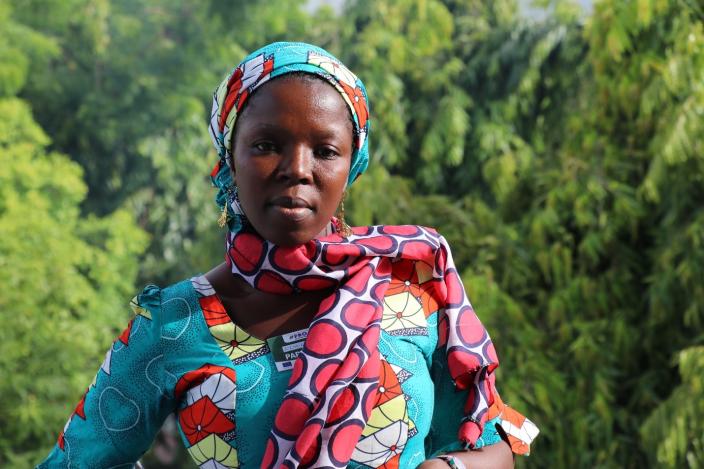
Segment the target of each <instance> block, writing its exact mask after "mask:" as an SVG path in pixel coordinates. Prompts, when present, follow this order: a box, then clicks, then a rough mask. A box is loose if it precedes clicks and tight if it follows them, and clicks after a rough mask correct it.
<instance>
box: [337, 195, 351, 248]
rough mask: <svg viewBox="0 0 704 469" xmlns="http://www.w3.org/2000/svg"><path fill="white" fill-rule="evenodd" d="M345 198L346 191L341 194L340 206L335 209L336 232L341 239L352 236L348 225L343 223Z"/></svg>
mask: <svg viewBox="0 0 704 469" xmlns="http://www.w3.org/2000/svg"><path fill="white" fill-rule="evenodd" d="M345 197H347V191H345V192H343V193H342V199H341V200H340V206H339V207H338V209H337V231H338V232H339V233H340V234H341V235H342V237H343V238H347V237H349V236H352V228H350V225H348V224H347V222H346V221H345Z"/></svg>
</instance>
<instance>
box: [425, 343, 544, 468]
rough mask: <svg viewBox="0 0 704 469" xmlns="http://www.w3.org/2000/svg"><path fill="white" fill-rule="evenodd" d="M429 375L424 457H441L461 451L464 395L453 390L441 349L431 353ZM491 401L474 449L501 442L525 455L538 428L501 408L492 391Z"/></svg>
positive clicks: (510, 409) (521, 417) (497, 396)
mask: <svg viewBox="0 0 704 469" xmlns="http://www.w3.org/2000/svg"><path fill="white" fill-rule="evenodd" d="M430 373H431V378H432V380H433V384H434V388H435V406H434V410H433V418H432V421H431V427H430V432H429V434H428V439H427V441H426V454H427V455H428V457H433V456H435V455H438V454H441V453H447V452H451V451H463V450H464V448H463V447H462V445H461V444H460V442H459V440H458V438H457V434H458V430H459V426H460V417H459V416H461V415H462V414H463V408H464V406H465V402H466V400H467V394H466V392H465V391H460V390H457V389H456V388H455V385H454V383H453V380H452V377H451V375H450V372H449V369H448V365H447V357H446V354H445V350H444V349H443V348H438V349H437V350H435V352H434V353H433V357H432V365H431V368H430ZM493 399H494V401H493V404H492V405H491V406H490V407H489V411H488V417H487V421H486V424H485V425H484V430H483V432H482V434H481V436H480V437H479V439H478V440H477V443H476V445H475V448H477V449H479V448H482V447H484V446H489V445H493V444H496V443H498V442H499V441H501V440H504V441H506V442H507V443H508V444H509V446H510V447H511V451H513V452H514V453H515V454H522V455H528V454H529V453H530V443H531V441H533V439H534V438H535V437H536V436H537V435H538V431H539V430H538V427H536V426H535V424H533V422H531V421H530V420H528V419H527V418H525V417H524V416H523V415H521V414H520V413H519V412H517V411H516V410H514V409H513V408H511V407H509V406H508V405H506V404H504V403H503V401H502V400H501V396H500V395H499V393H498V392H497V391H496V390H494V394H493Z"/></svg>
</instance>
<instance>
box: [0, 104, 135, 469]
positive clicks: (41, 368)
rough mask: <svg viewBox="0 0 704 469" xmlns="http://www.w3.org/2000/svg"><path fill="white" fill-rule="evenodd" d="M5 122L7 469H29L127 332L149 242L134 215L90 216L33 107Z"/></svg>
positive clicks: (0, 172)
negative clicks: (113, 343) (123, 328)
mask: <svg viewBox="0 0 704 469" xmlns="http://www.w3.org/2000/svg"><path fill="white" fill-rule="evenodd" d="M0 113H1V114H2V115H3V119H2V123H1V124H0V239H2V243H1V244H0V265H1V266H3V268H2V269H0V282H1V283H2V285H3V287H4V288H3V293H2V295H0V310H1V311H2V315H0V374H2V376H3V379H2V381H1V382H0V393H1V394H2V396H3V399H2V403H1V404H0V420H2V421H3V425H2V428H0V465H2V466H3V467H5V466H6V465H11V466H14V467H27V466H30V465H31V464H33V463H35V462H36V461H37V460H39V459H40V458H41V457H42V456H43V454H44V453H46V452H47V451H48V449H49V447H50V446H49V445H50V443H51V442H52V441H53V440H54V439H55V438H56V434H57V431H58V430H60V429H61V427H62V425H63V422H64V421H65V420H66V418H67V417H68V414H69V413H70V410H71V408H70V404H69V403H71V402H74V401H76V399H77V398H78V397H79V396H80V394H81V391H82V389H83V388H85V386H86V384H87V383H89V382H90V380H91V377H92V374H93V373H94V368H95V364H96V363H99V362H100V357H101V355H102V353H103V352H104V350H105V347H106V344H108V343H109V342H110V340H111V337H112V336H113V335H114V334H115V332H116V331H117V329H116V327H117V326H118V325H120V324H122V323H124V321H125V318H126V315H125V310H126V308H125V305H126V301H125V299H126V298H128V297H129V295H130V294H132V293H133V289H134V285H133V281H134V278H135V276H136V274H137V263H136V261H137V255H138V254H140V253H141V252H142V250H143V249H144V247H145V245H146V236H145V234H144V233H143V232H142V231H140V230H139V229H138V228H137V227H136V226H135V224H134V222H133V220H132V219H131V217H130V216H129V215H128V214H127V213H126V212H124V211H120V212H116V213H114V214H112V215H110V216H108V217H103V218H95V217H82V216H81V215H80V207H79V205H80V203H81V201H82V200H83V198H84V197H85V193H86V187H85V184H84V183H83V181H82V171H81V169H80V167H79V166H78V165H77V164H76V163H75V162H72V161H71V160H69V159H68V158H67V157H66V156H64V155H60V154H57V153H47V152H46V145H47V144H48V143H49V139H48V138H47V136H46V134H44V132H43V131H42V130H41V129H40V128H39V127H38V126H37V124H36V123H35V122H34V121H33V119H32V116H31V114H30V112H29V109H28V107H27V105H26V104H25V103H23V102H22V101H20V100H17V99H12V98H9V99H3V100H0Z"/></svg>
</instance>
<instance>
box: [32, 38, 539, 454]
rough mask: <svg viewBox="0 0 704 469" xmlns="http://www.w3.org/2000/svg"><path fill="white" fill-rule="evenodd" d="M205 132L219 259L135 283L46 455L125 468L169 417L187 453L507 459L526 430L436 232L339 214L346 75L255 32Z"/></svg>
mask: <svg viewBox="0 0 704 469" xmlns="http://www.w3.org/2000/svg"><path fill="white" fill-rule="evenodd" d="M210 133H211V135H212V137H213V140H214V142H215V146H216V148H217V149H218V152H219V155H220V160H219V162H218V164H217V165H216V166H215V168H214V170H213V172H212V173H211V176H212V179H213V182H214V184H215V185H216V186H217V187H218V189H219V192H218V196H217V201H218V203H219V204H220V206H221V208H223V215H222V217H221V221H222V223H223V225H225V224H226V225H227V226H228V234H227V236H226V239H227V243H226V256H225V257H226V261H227V262H225V263H223V264H222V265H219V266H217V267H215V268H214V269H213V270H211V271H210V272H208V273H207V274H205V275H204V276H199V277H195V278H193V279H190V280H188V281H184V282H181V283H178V284H176V285H173V286H171V287H168V288H166V289H163V290H162V289H159V288H157V287H154V286H148V287H147V288H146V289H145V290H144V291H143V292H142V293H141V294H140V295H138V296H137V297H136V298H135V300H134V301H133V309H134V311H135V314H136V315H135V318H134V319H133V320H132V321H131V322H130V323H129V325H128V327H127V329H126V330H125V332H123V333H122V335H121V336H120V337H119V338H118V339H117V340H116V341H115V343H114V344H113V346H112V347H111V349H110V350H109V351H108V354H107V356H106V358H105V361H104V363H103V365H102V366H101V369H100V370H99V371H98V374H97V376H96V379H95V380H94V382H93V383H92V384H91V385H90V387H89V388H88V390H87V391H86V394H85V395H84V397H83V399H82V400H81V401H80V403H79V404H78V406H77V407H76V410H75V412H74V413H73V415H72V416H71V418H69V421H68V422H67V424H66V426H65V428H64V431H63V432H62V433H61V435H60V436H59V441H58V443H57V446H56V447H55V448H54V450H53V451H52V453H51V454H50V455H49V458H48V459H47V460H46V461H45V462H44V463H43V464H42V465H41V466H42V467H64V466H70V465H71V464H74V465H76V466H78V467H83V466H86V467H87V466H90V467H122V466H120V465H122V464H124V465H125V467H128V466H129V464H130V463H132V462H133V461H135V460H136V459H138V458H139V456H140V455H141V454H142V453H143V452H144V451H145V450H146V449H147V448H148V447H149V444H150V442H151V440H152V438H153V435H154V434H155V433H156V431H157V430H158V429H159V427H160V425H161V422H162V421H163V419H164V418H165V417H166V416H167V415H169V414H170V413H172V412H176V414H177V416H178V426H179V429H180V433H181V436H182V438H183V441H184V444H185V445H186V447H187V448H188V451H189V453H190V454H191V456H192V457H193V459H194V460H195V461H196V463H197V464H199V465H200V466H201V467H208V468H210V467H213V468H215V467H218V468H220V467H226V468H227V467H255V466H261V467H277V468H278V467H345V466H348V465H349V466H350V467H384V468H391V467H417V466H420V467H423V468H431V467H462V466H463V465H464V466H466V467H472V468H474V467H512V457H511V449H510V448H509V445H510V446H511V448H512V449H513V450H514V452H518V453H526V452H527V449H528V444H529V443H530V440H531V439H532V438H533V437H534V436H535V435H534V434H535V433H537V430H536V429H535V427H534V426H533V425H532V424H531V423H530V422H529V421H527V420H525V419H524V418H523V417H522V416H520V414H518V413H516V412H515V411H513V410H511V409H510V408H508V407H506V406H505V405H504V404H503V403H502V402H501V399H500V398H499V395H498V393H497V392H496V389H495V388H494V376H493V370H494V369H495V368H496V366H497V365H498V363H497V359H496V355H495V352H494V349H493V345H492V343H491V340H490V339H489V337H488V334H487V333H486V331H485V330H484V328H483V327H482V325H481V323H480V322H479V320H478V319H477V317H476V315H475V314H474V312H473V311H472V308H471V306H470V304H469V302H468V300H467V298H466V295H465V294H464V289H463V287H462V285H461V283H460V280H459V276H458V275H457V272H456V270H455V269H454V265H453V263H452V256H451V254H450V251H449V248H448V246H447V244H446V242H445V240H444V239H443V238H442V237H441V236H439V235H438V234H437V233H436V232H435V231H433V230H431V229H427V228H421V227H416V226H388V227H384V226H380V227H359V228H354V229H350V228H349V227H347V226H346V225H345V223H344V216H340V217H339V218H336V217H334V215H335V213H336V210H337V208H338V206H342V199H343V197H344V193H345V190H346V188H347V186H348V185H349V184H351V183H352V182H353V181H354V180H355V179H356V178H357V177H358V176H359V175H360V174H361V173H362V172H363V171H364V170H365V169H366V166H367V162H368V151H367V142H368V133H369V122H368V104H367V95H366V90H365V89H364V86H363V85H362V83H361V81H360V80H359V79H358V78H357V77H355V76H354V75H353V74H352V73H351V72H350V71H349V70H347V69H346V68H345V67H344V65H342V64H341V63H340V62H339V61H338V60H337V59H335V58H334V57H332V56H331V55H330V54H328V53H327V52H326V51H324V50H322V49H320V48H317V47H314V46H311V45H308V44H301V43H274V44H270V45H268V46H266V47H264V48H262V49H260V50H258V51H256V52H254V53H253V54H251V55H250V56H249V57H247V58H246V59H245V60H244V61H243V62H242V63H241V64H240V65H239V66H238V67H237V68H236V69H235V70H233V72H232V73H231V75H230V76H229V77H228V78H227V79H226V80H225V81H224V82H223V83H222V84H221V85H220V87H219V88H218V89H217V90H216V93H215V97H214V105H213V113H212V116H211V124H210ZM458 390H459V392H458ZM502 437H503V439H502ZM507 443H508V444H507ZM470 449H471V451H470ZM440 453H443V454H442V455H441V457H443V458H445V459H440V458H436V457H433V456H434V455H435V454H440Z"/></svg>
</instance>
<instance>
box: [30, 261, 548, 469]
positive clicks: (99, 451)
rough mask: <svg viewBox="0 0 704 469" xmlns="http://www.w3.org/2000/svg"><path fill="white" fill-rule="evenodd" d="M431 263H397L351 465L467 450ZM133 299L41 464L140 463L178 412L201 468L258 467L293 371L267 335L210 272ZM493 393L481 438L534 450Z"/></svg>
mask: <svg viewBox="0 0 704 469" xmlns="http://www.w3.org/2000/svg"><path fill="white" fill-rule="evenodd" d="M431 271H432V266H430V265H428V264H426V263H424V262H406V261H397V262H393V263H392V275H391V281H390V283H389V287H388V289H387V290H386V293H385V296H384V300H383V303H384V310H383V312H382V318H381V333H380V338H379V344H378V350H379V356H380V368H379V386H378V388H377V392H376V397H375V399H374V403H373V404H372V410H371V412H370V416H369V419H368V421H367V425H366V426H365V429H364V430H363V431H362V434H361V435H360V437H359V440H358V441H357V444H356V447H355V450H354V451H353V454H352V457H351V459H350V462H349V464H348V467H350V468H365V469H367V468H384V469H398V468H414V467H416V466H418V465H419V464H420V463H422V462H423V461H424V460H425V459H427V458H430V457H432V456H433V455H434V454H437V453H438V452H444V451H456V450H460V449H461V445H460V444H459V442H458V440H457V431H458V428H459V426H460V419H458V418H457V416H458V414H460V413H461V412H462V409H463V407H464V404H465V402H464V401H465V393H462V392H457V391H456V389H455V386H454V384H453V382H452V378H451V376H450V372H449V366H448V363H447V360H446V359H447V354H446V352H445V350H444V348H443V347H439V346H438V345H439V337H438V336H439V328H438V323H439V317H440V311H439V310H438V305H437V302H435V300H434V298H433V296H432V295H431V292H432V291H433V288H429V287H430V285H432V282H433V279H432V276H431V275H430V272H431ZM428 282H431V284H430V285H428ZM132 309H133V311H134V317H133V319H132V320H131V321H130V322H129V325H128V327H127V328H126V329H125V331H124V332H123V333H122V334H120V336H119V337H118V338H117V339H116V340H115V343H114V344H113V345H112V347H110V349H109V351H108V353H107V354H106V356H105V360H104V362H103V364H102V366H101V367H100V369H99V370H98V373H97V375H96V378H95V380H94V381H93V383H92V384H91V385H90V386H89V388H88V389H87V390H86V392H85V394H84V395H83V397H82V399H81V400H80V402H79V405H78V406H76V409H75V412H74V413H73V414H72V415H71V417H70V418H69V420H68V421H67V423H66V426H65V427H64V430H63V431H62V432H61V435H60V438H59V442H58V444H57V445H56V446H55V447H54V450H53V451H52V452H51V454H50V455H49V457H48V458H47V460H46V461H44V462H43V463H42V464H41V465H40V466H39V467H41V468H42V469H44V468H67V467H81V468H83V467H85V468H103V469H104V468H129V467H132V465H133V464H134V462H135V461H136V460H137V459H138V458H139V457H140V456H141V454H142V453H143V452H144V451H145V450H146V449H147V448H148V447H149V445H150V443H151V441H152V439H153V438H154V434H155V433H156V432H157V431H158V429H159V428H160V427H161V424H162V421H163V419H164V418H165V417H166V416H167V415H168V414H169V413H171V412H174V413H175V415H176V425H177V428H178V430H179V433H180V435H181V437H182V440H183V443H184V445H185V446H186V448H188V452H189V454H190V455H191V457H192V459H193V461H194V462H195V463H196V464H197V465H198V466H199V467H201V468H208V469H212V468H242V469H252V468H255V467H259V466H260V463H261V461H262V457H263V454H264V452H265V445H266V442H267V439H268V436H269V433H270V429H271V428H272V426H274V423H275V419H276V415H277V410H278V409H279V407H280V406H281V403H282V400H283V397H284V394H285V390H286V388H287V386H288V382H289V379H290V377H291V375H292V371H291V370H290V369H289V370H286V371H283V372H281V371H279V370H278V369H277V367H276V363H275V356H274V353H273V352H272V350H270V348H269V341H267V340H262V339H259V338H257V337H254V336H251V335H250V334H248V333H247V332H246V331H245V330H244V329H242V328H240V327H238V326H237V324H234V323H233V322H232V321H231V320H230V318H229V316H228V315H227V313H226V312H225V308H224V307H223V305H222V303H221V302H220V300H219V299H218V297H217V295H216V294H215V291H214V290H213V289H212V287H211V286H210V284H209V282H208V281H207V279H205V277H195V278H193V279H191V280H190V281H183V282H179V283H177V284H175V285H172V286H170V287H168V288H164V289H160V288H157V287H154V286H149V287H147V288H145V289H144V291H143V292H142V293H141V294H140V295H138V296H137V297H136V298H135V299H134V300H133V302H132ZM320 379H325V374H324V373H323V374H322V375H321V378H320ZM494 397H495V399H494V404H493V405H492V406H491V407H490V408H489V415H488V417H487V418H488V421H487V424H486V425H485V428H484V431H483V433H482V435H481V436H480V438H479V439H478V440H477V444H476V447H477V448H479V447H483V446H486V445H491V444H495V443H497V442H499V441H501V437H500V434H504V437H506V436H507V439H508V441H509V443H510V444H511V447H512V449H513V451H514V452H515V453H518V454H524V453H526V452H527V450H528V444H529V443H530V440H531V439H532V438H533V437H534V436H535V433H537V429H535V426H534V425H533V424H532V423H530V421H528V420H527V419H525V417H523V416H522V415H520V414H518V412H516V411H514V410H513V409H512V408H510V407H508V406H506V405H504V404H503V403H502V402H501V401H500V399H499V398H498V394H496V395H495V396H494ZM280 424H281V425H286V420H285V419H282V420H281V421H280Z"/></svg>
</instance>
